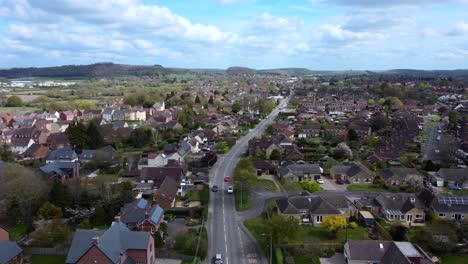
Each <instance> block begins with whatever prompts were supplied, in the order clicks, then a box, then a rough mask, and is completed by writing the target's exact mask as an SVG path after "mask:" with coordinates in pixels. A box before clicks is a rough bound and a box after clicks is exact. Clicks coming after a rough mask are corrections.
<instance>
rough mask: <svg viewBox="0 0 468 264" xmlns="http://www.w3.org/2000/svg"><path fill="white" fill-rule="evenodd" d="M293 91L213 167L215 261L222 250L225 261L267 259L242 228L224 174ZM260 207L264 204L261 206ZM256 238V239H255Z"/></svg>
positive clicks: (211, 248)
mask: <svg viewBox="0 0 468 264" xmlns="http://www.w3.org/2000/svg"><path fill="white" fill-rule="evenodd" d="M292 95H293V94H291V95H290V96H288V97H286V98H285V99H284V100H283V101H282V102H281V103H280V104H279V105H278V106H277V107H276V108H275V109H274V110H273V111H272V112H271V113H270V114H269V115H268V117H267V118H266V119H264V120H262V121H261V122H260V123H259V124H257V126H256V127H255V128H253V129H252V130H251V131H250V132H249V133H248V134H247V135H245V136H244V137H242V138H240V139H239V140H238V141H237V143H236V145H234V146H233V147H232V148H231V150H230V151H229V152H228V153H226V154H225V155H222V156H220V157H219V159H218V162H217V163H216V164H215V166H214V167H213V168H212V169H211V171H210V185H211V186H213V185H218V187H220V188H219V191H218V192H217V193H212V195H211V196H210V206H209V210H208V224H207V226H208V259H207V261H208V262H210V263H211V262H212V261H213V257H214V256H215V254H222V256H223V261H224V263H226V264H230V263H231V264H253V263H266V258H265V256H264V255H263V254H262V253H261V252H259V250H258V246H257V244H256V243H257V242H256V241H255V240H253V239H251V236H248V234H246V233H245V232H243V231H242V229H241V225H240V224H241V223H240V222H239V221H240V220H241V219H240V218H239V217H238V215H237V213H236V209H235V203H234V195H233V194H228V193H227V192H226V190H227V187H228V186H229V185H230V184H231V183H225V182H224V177H225V176H227V175H232V172H233V171H234V168H235V166H236V164H237V162H238V161H239V159H240V157H241V156H242V155H243V154H244V153H245V151H246V150H247V146H248V142H249V140H250V139H252V138H253V137H257V136H260V135H261V134H262V133H263V131H264V130H265V128H266V127H267V126H268V125H269V124H271V123H272V122H273V121H274V120H275V117H276V116H277V115H278V113H279V112H280V109H281V108H282V107H285V106H286V105H287V104H288V102H289V100H290V98H291V97H292ZM259 210H261V208H259ZM252 240H253V241H252Z"/></svg>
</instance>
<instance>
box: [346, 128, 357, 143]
mask: <svg viewBox="0 0 468 264" xmlns="http://www.w3.org/2000/svg"><path fill="white" fill-rule="evenodd" d="M348 140H349V141H358V140H359V136H358V134H357V133H356V130H354V129H352V128H350V129H349V130H348Z"/></svg>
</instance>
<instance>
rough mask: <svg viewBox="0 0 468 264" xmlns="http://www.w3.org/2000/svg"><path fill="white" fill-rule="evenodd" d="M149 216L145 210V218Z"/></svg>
mask: <svg viewBox="0 0 468 264" xmlns="http://www.w3.org/2000/svg"><path fill="white" fill-rule="evenodd" d="M148 218H149V213H148V210H146V211H145V219H148Z"/></svg>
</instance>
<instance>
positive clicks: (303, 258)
mask: <svg viewBox="0 0 468 264" xmlns="http://www.w3.org/2000/svg"><path fill="white" fill-rule="evenodd" d="M293 258H294V263H295V264H320V259H319V257H318V256H314V255H312V254H310V253H304V254H295V255H293Z"/></svg>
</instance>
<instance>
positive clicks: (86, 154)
mask: <svg viewBox="0 0 468 264" xmlns="http://www.w3.org/2000/svg"><path fill="white" fill-rule="evenodd" d="M95 152H96V151H95V150H94V149H83V151H81V154H80V162H89V161H91V160H92V159H93V158H94V154H95Z"/></svg>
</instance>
